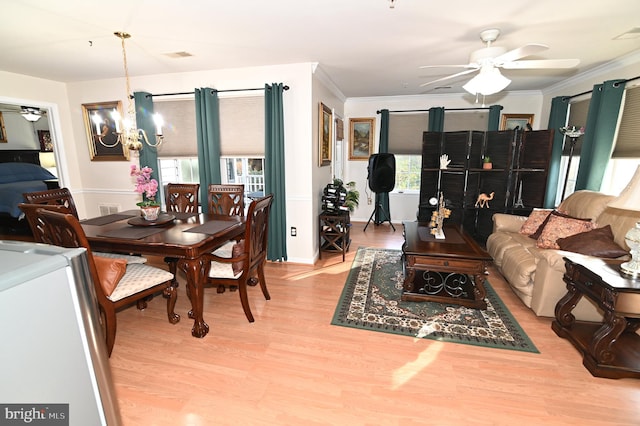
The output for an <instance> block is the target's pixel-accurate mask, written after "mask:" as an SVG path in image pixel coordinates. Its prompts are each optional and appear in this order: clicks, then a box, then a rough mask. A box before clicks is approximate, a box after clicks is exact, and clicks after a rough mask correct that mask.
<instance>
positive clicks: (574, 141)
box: [560, 137, 578, 201]
mask: <svg viewBox="0 0 640 426" xmlns="http://www.w3.org/2000/svg"><path fill="white" fill-rule="evenodd" d="M569 139H570V142H569V143H570V144H571V145H570V146H569V161H568V162H567V173H566V174H565V176H564V185H563V187H562V196H561V197H560V201H564V194H565V192H566V191H567V183H568V182H569V172H570V171H571V159H572V158H573V150H574V148H575V147H576V142H578V138H572V137H570V138H569Z"/></svg>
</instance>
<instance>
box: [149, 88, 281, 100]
mask: <svg viewBox="0 0 640 426" xmlns="http://www.w3.org/2000/svg"><path fill="white" fill-rule="evenodd" d="M282 89H283V90H289V86H282ZM211 90H212V92H218V93H223V92H248V91H251V90H264V87H255V88H252V89H226V90H217V89H211ZM194 93H195V92H176V93H157V94H150V95H147V96H149V97H152V98H153V97H155V96H179V95H193V94H194Z"/></svg>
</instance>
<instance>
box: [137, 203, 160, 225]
mask: <svg viewBox="0 0 640 426" xmlns="http://www.w3.org/2000/svg"><path fill="white" fill-rule="evenodd" d="M140 211H141V212H142V217H143V218H144V219H145V220H148V221H150V222H153V221H154V220H158V215H159V214H160V206H146V207H140Z"/></svg>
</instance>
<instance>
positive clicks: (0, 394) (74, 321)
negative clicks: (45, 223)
mask: <svg viewBox="0 0 640 426" xmlns="http://www.w3.org/2000/svg"><path fill="white" fill-rule="evenodd" d="M86 256H87V255H86V250H85V249H65V248H60V247H55V246H50V245H45V244H36V243H27V242H20V241H2V240H0V424H3V425H4V424H7V425H11V424H25V422H28V423H31V424H34V425H37V424H45V421H44V419H46V420H47V421H48V422H46V424H60V425H65V424H66V425H83V426H86V425H119V424H120V423H121V421H120V413H119V409H118V403H117V399H116V394H115V390H114V387H113V383H112V379H111V370H110V366H109V358H108V356H107V350H106V344H105V340H104V335H103V332H102V329H101V327H100V323H99V318H100V317H99V310H98V305H97V302H96V297H95V290H94V287H93V283H92V280H91V275H90V273H89V268H88V264H87V257H86ZM39 420H43V422H42V423H39ZM14 422H15V423H14Z"/></svg>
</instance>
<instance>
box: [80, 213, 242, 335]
mask: <svg viewBox="0 0 640 426" xmlns="http://www.w3.org/2000/svg"><path fill="white" fill-rule="evenodd" d="M80 223H81V224H82V228H83V230H84V232H85V234H86V235H87V239H88V240H89V244H90V246H91V249H92V250H95V251H106V252H115V253H136V254H144V255H157V256H164V257H173V258H177V259H178V268H179V269H180V270H182V271H183V272H184V273H185V275H186V277H187V290H188V291H187V294H188V295H189V298H190V301H191V312H189V317H190V318H193V320H194V323H193V328H192V329H191V334H192V335H193V336H194V337H204V336H206V335H207V333H208V332H209V325H208V324H207V323H206V322H205V321H204V318H203V312H202V311H203V306H204V286H205V284H206V281H207V278H208V275H209V269H210V262H207V261H205V260H204V259H203V255H204V254H205V253H211V252H212V251H214V250H215V249H217V248H218V247H220V246H222V245H223V244H225V243H226V242H227V241H229V240H234V239H236V238H237V237H239V236H241V235H242V234H243V233H244V230H245V221H244V218H242V217H240V216H226V215H219V214H203V213H200V214H197V213H173V212H172V213H171V214H167V213H162V214H160V216H159V217H158V220H157V221H155V222H148V221H145V220H144V219H142V218H141V216H140V212H139V211H138V210H127V211H123V212H119V213H114V214H109V215H106V216H99V217H95V218H91V219H86V220H83V221H81V222H80Z"/></svg>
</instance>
